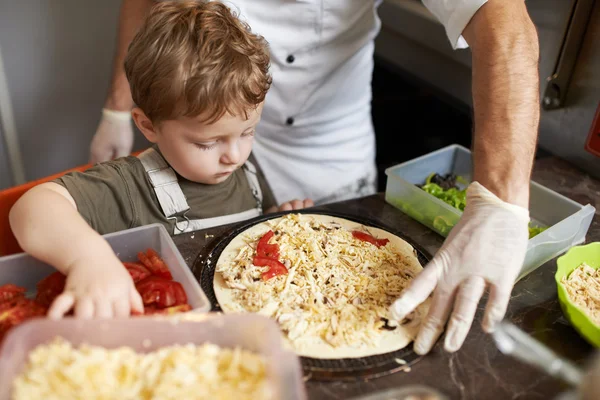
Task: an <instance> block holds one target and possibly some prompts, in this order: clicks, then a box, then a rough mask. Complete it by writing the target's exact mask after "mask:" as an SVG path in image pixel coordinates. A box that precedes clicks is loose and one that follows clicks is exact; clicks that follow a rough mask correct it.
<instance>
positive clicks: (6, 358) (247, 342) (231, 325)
mask: <svg viewBox="0 0 600 400" xmlns="http://www.w3.org/2000/svg"><path fill="white" fill-rule="evenodd" d="M198 317H199V318H198V319H202V320H200V321H182V320H178V319H176V318H171V319H167V318H152V317H140V318H129V319H105V320H102V319H94V320H81V319H74V318H66V319H63V320H58V321H53V320H49V319H43V318H36V319H32V320H29V321H27V322H25V323H23V324H22V325H20V326H17V327H16V328H14V329H13V330H12V331H11V332H9V334H8V335H7V336H6V339H5V341H4V344H3V345H2V348H1V349H0V371H2V372H1V374H0V399H1V400H8V399H9V398H10V392H11V390H12V389H11V387H12V382H13V381H14V379H15V378H16V377H17V376H18V375H19V374H20V373H21V372H22V371H23V369H24V367H25V364H26V362H27V360H28V355H29V352H30V351H31V350H33V349H34V348H35V347H36V346H38V345H40V344H45V343H48V342H50V341H52V340H53V339H54V338H56V337H57V336H59V337H62V338H64V339H66V340H68V341H69V342H70V343H71V344H72V345H73V346H78V345H81V344H83V343H85V344H89V345H95V346H102V347H104V348H107V349H113V348H117V347H121V346H128V347H131V348H132V349H134V350H135V351H137V352H141V353H146V352H150V351H154V350H157V349H159V348H161V347H166V346H171V345H175V344H182V345H183V344H188V343H192V344H197V345H200V344H203V343H207V342H209V343H213V344H216V345H218V346H221V347H227V348H234V347H236V346H240V347H241V348H243V349H246V350H249V351H253V352H256V353H258V354H261V355H263V356H264V357H265V358H266V359H267V363H268V379H269V381H270V383H271V385H272V388H273V392H274V393H275V397H274V399H276V400H303V399H306V392H305V388H304V382H303V379H302V369H301V365H300V361H299V358H298V357H297V356H296V355H295V354H294V353H291V352H289V351H286V350H284V348H283V341H282V338H281V332H280V330H279V327H278V326H277V323H276V322H275V321H273V320H271V319H269V318H267V317H264V316H260V315H256V314H229V315H223V314H212V313H208V314H203V315H202V316H200V315H199V316H198Z"/></svg>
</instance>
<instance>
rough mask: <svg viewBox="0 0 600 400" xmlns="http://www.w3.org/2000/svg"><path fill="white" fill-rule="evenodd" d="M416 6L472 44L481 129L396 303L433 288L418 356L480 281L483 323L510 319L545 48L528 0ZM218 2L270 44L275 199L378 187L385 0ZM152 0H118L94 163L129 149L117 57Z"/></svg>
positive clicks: (463, 312) (266, 132)
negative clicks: (454, 214)
mask: <svg viewBox="0 0 600 400" xmlns="http://www.w3.org/2000/svg"><path fill="white" fill-rule="evenodd" d="M423 2H424V4H425V5H426V6H427V8H428V9H429V10H430V11H431V12H432V13H433V14H434V15H435V16H436V17H437V18H438V19H439V20H440V21H441V22H442V23H443V25H444V26H445V28H446V33H447V35H448V38H449V40H450V44H451V45H452V47H453V48H455V49H456V48H464V47H467V46H469V47H470V48H471V51H472V71H473V105H474V127H475V132H474V140H473V143H474V149H473V154H474V183H472V184H471V185H470V186H469V188H468V190H467V207H466V209H465V211H464V213H463V216H462V218H461V220H460V221H459V223H458V224H457V225H456V226H455V228H454V229H453V230H452V232H451V234H450V235H449V237H448V238H447V239H446V241H445V242H444V244H443V246H442V248H441V249H440V250H439V251H438V253H437V254H436V255H435V257H434V258H433V259H432V261H431V262H430V263H429V264H428V265H427V266H426V268H425V269H424V271H423V273H421V274H420V275H419V276H418V277H417V278H416V279H415V280H414V281H413V283H412V284H411V286H410V287H409V288H407V289H406V290H405V291H404V293H403V294H402V296H401V297H400V298H399V299H398V300H397V301H396V302H395V303H394V305H393V306H392V307H391V314H392V316H393V317H394V318H396V319H399V320H400V319H402V318H404V316H405V315H407V314H408V313H410V312H411V311H412V310H414V309H415V308H416V306H417V305H419V304H420V303H422V302H423V301H424V300H425V299H426V298H427V297H428V296H429V295H430V294H432V293H433V300H432V303H431V307H430V311H429V314H428V316H427V318H426V319H425V321H424V323H423V325H422V328H421V330H420V332H419V335H418V337H417V339H416V340H415V345H414V348H415V351H416V352H417V353H420V354H425V353H427V352H429V351H430V350H431V348H432V347H433V344H434V343H435V341H436V340H437V339H438V338H439V336H440V335H441V333H442V331H443V330H444V326H445V325H446V322H448V325H447V329H446V334H445V340H444V348H445V349H446V350H447V351H456V350H458V349H459V348H460V347H461V346H462V344H463V342H464V340H465V337H466V336H467V333H468V331H469V330H470V328H471V325H472V322H473V319H474V314H475V311H476V309H477V305H478V303H479V301H480V299H481V297H482V295H483V294H484V292H485V291H486V289H488V293H489V298H488V301H487V305H486V313H485V316H484V319H483V323H482V325H483V328H484V330H486V331H488V332H489V331H491V330H492V329H493V327H494V323H495V322H497V321H499V320H500V319H502V318H503V316H504V315H505V312H506V307H507V304H508V300H509V297H510V293H511V290H512V286H513V283H514V280H515V279H516V277H517V275H518V272H519V270H520V268H521V265H522V263H523V260H524V257H525V251H526V247H527V239H528V231H527V225H528V221H529V211H528V204H529V180H530V174H531V167H532V163H533V156H534V153H535V147H536V141H537V128H538V122H539V106H538V104H539V98H538V97H539V76H538V52H539V48H538V41H537V33H536V30H535V27H534V25H533V23H532V22H531V20H530V18H529V15H528V13H527V9H526V7H525V4H524V2H523V0H489V1H486V0H423ZM226 3H227V4H230V5H231V6H232V8H234V9H237V10H239V11H240V17H241V18H242V19H244V20H246V21H247V22H248V23H249V24H250V26H251V28H252V29H253V31H255V32H257V33H259V34H261V35H263V36H264V37H265V38H266V39H267V41H268V42H269V44H270V46H271V51H272V69H271V71H272V74H273V85H272V88H271V90H270V91H269V93H268V95H267V98H266V102H265V108H264V111H263V116H262V121H261V123H260V126H259V129H257V135H256V144H255V147H254V153H255V155H256V157H257V160H258V162H259V164H260V166H261V167H262V168H263V170H264V173H265V174H266V176H267V178H268V180H269V182H270V183H271V185H272V188H273V191H274V193H275V196H276V197H277V201H278V202H284V201H287V200H290V199H294V198H312V199H314V200H315V202H316V203H317V204H318V203H323V202H329V201H333V200H341V199H346V198H351V197H358V196H362V195H367V194H371V193H373V192H375V190H376V186H375V182H376V168H375V136H374V132H373V125H372V122H371V110H370V101H371V74H372V71H373V48H374V38H375V36H376V35H377V33H378V32H379V29H380V21H379V19H378V17H377V7H378V5H379V4H380V3H381V0H327V1H326V0H230V1H227V2H226ZM152 4H153V1H152V0H123V3H122V7H121V14H120V24H119V36H118V37H119V39H118V46H117V47H118V48H117V54H116V57H115V67H114V75H113V79H112V84H111V89H110V92H109V95H108V97H107V100H106V103H105V108H104V110H103V117H102V120H101V122H100V125H99V127H98V130H97V132H96V134H95V136H94V139H93V140H92V144H91V161H92V162H100V161H105V160H108V159H111V158H114V157H117V156H123V155H126V154H128V153H129V152H130V151H131V148H132V142H133V131H132V125H131V121H130V114H129V110H130V109H131V108H132V106H133V102H132V99H131V94H130V92H129V85H128V83H127V79H126V77H125V73H124V71H123V59H124V56H125V53H126V50H127V45H128V44H129V42H130V40H131V39H132V37H133V35H134V34H135V31H136V29H137V27H138V26H139V25H140V24H141V22H142V20H143V17H144V15H145V14H146V13H147V11H148V9H149V8H150V7H151V6H152ZM398 122H399V123H398V134H399V135H402V131H401V128H402V123H401V121H398ZM405 134H407V135H408V134H410V133H409V132H406V133H405ZM404 142H405V143H408V141H407V140H405V141H404Z"/></svg>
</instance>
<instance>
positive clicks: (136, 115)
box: [131, 107, 158, 143]
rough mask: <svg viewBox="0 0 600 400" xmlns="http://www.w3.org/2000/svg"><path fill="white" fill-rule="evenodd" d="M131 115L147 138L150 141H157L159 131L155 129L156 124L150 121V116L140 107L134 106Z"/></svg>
mask: <svg viewBox="0 0 600 400" xmlns="http://www.w3.org/2000/svg"><path fill="white" fill-rule="evenodd" d="M131 116H132V118H133V121H134V122H135V124H136V125H137V127H138V129H139V130H140V131H141V132H142V133H143V134H144V136H145V137H146V139H148V140H149V141H150V143H156V142H157V141H158V132H157V131H156V129H155V126H154V124H153V123H152V121H150V118H148V117H147V116H146V114H145V113H144V112H143V111H142V109H141V108H139V107H134V108H133V110H131Z"/></svg>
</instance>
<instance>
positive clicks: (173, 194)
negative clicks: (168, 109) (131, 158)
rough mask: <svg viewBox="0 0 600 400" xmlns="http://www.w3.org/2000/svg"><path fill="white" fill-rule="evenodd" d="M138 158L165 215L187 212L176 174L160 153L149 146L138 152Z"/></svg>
mask: <svg viewBox="0 0 600 400" xmlns="http://www.w3.org/2000/svg"><path fill="white" fill-rule="evenodd" d="M138 158H139V159H140V161H141V162H142V165H143V166H144V170H146V174H148V178H149V180H150V184H151V185H152V187H153V188H154V193H156V197H157V198H158V202H159V203H160V207H161V209H162V211H163V213H164V214H165V216H166V217H167V218H172V217H174V216H176V215H178V214H184V213H185V212H187V211H188V210H189V209H190V206H189V205H188V203H187V200H186V198H185V195H184V194H183V191H182V190H181V187H180V186H179V182H178V181H177V175H176V174H175V171H173V168H171V167H170V166H169V164H167V162H166V161H165V159H164V158H163V157H162V156H161V155H160V153H159V152H158V151H156V150H155V149H154V148H152V147H151V148H149V149H147V150H146V151H144V152H143V153H142V154H140V155H139V156H138Z"/></svg>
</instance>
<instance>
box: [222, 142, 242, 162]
mask: <svg viewBox="0 0 600 400" xmlns="http://www.w3.org/2000/svg"><path fill="white" fill-rule="evenodd" d="M221 161H222V162H223V163H225V164H237V163H239V162H240V150H239V148H238V145H237V143H232V144H230V145H229V146H227V151H226V152H225V153H224V154H223V156H222V157H221Z"/></svg>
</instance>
